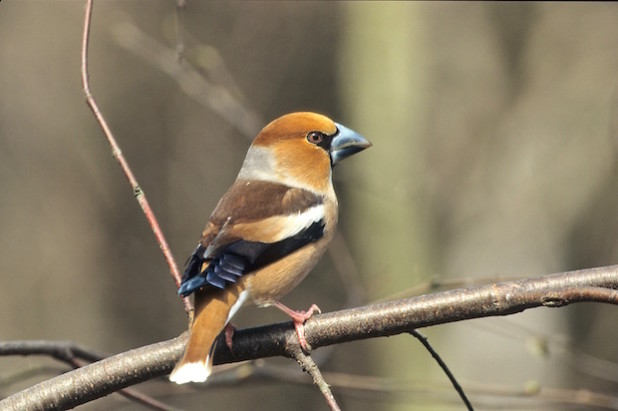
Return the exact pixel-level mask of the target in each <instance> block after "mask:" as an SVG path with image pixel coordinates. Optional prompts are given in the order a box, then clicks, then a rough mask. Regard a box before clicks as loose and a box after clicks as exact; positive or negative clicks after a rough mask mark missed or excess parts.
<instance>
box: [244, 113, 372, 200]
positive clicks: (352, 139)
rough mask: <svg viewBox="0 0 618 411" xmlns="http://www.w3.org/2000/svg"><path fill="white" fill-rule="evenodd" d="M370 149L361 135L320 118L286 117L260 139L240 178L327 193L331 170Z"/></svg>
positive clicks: (293, 115)
mask: <svg viewBox="0 0 618 411" xmlns="http://www.w3.org/2000/svg"><path fill="white" fill-rule="evenodd" d="M370 146H371V143H370V142H369V140H367V139H366V138H364V137H363V136H361V135H360V134H358V133H356V132H355V131H352V130H350V129H349V128H347V127H344V126H342V125H341V124H338V123H335V122H334V121H332V120H331V119H329V118H328V117H326V116H323V115H321V114H316V113H307V112H301V113H292V114H286V115H284V116H282V117H279V118H278V119H276V120H274V121H272V122H271V123H270V124H268V125H267V126H266V127H264V128H263V129H262V131H260V133H259V134H258V135H257V137H256V138H255V140H254V141H253V144H252V145H251V147H250V148H249V151H248V153H247V157H246V158H245V162H244V163H243V166H242V169H241V171H240V174H239V178H243V179H248V180H250V179H259V180H272V181H278V182H282V183H288V184H294V185H296V186H301V187H306V188H310V189H312V190H314V191H326V190H327V189H328V187H330V185H331V168H332V167H333V166H334V165H335V164H337V163H338V162H340V161H341V160H343V159H344V158H347V157H349V156H351V155H352V154H355V153H358V152H359V151H362V150H364V149H366V148H368V147H370Z"/></svg>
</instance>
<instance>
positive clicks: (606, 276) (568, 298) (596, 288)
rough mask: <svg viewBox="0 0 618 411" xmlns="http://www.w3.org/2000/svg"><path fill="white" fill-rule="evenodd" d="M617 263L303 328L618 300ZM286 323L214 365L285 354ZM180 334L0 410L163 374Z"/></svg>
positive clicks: (358, 328)
mask: <svg viewBox="0 0 618 411" xmlns="http://www.w3.org/2000/svg"><path fill="white" fill-rule="evenodd" d="M616 289H618V265H614V266H608V267H601V268H591V269H585V270H579V271H571V272H566V273H560V274H554V275H549V276H545V277H539V278H532V279H524V280H518V281H508V282H501V283H494V284H489V285H483V286H477V287H471V288H463V289H458V290H451V291H446V292H440V293H435V294H429V295H423V296H419V297H413V298H406V299H402V300H397V301H391V302H386V303H381V304H372V305H367V306H364V307H359V308H353V309H349V310H343V311H337V312H332V313H326V314H322V315H316V316H314V317H312V318H311V319H309V320H308V321H307V324H306V326H305V330H306V336H307V341H308V343H309V344H310V346H311V347H313V348H318V347H323V346H326V345H331V344H338V343H342V342H349V341H354V340H360V339H366V338H373V337H385V336H389V335H395V334H400V333H403V332H410V331H412V330H414V329H416V328H421V327H427V326H431V325H437V324H443V323H448V322H453V321H460V320H464V319H472V318H479V317H489V316H498V315H508V314H513V313H516V312H521V311H524V310H525V309H528V308H534V307H540V306H547V307H561V306H564V305H567V304H570V303H576V302H584V301H591V302H604V303H611V304H618V290H616ZM294 333H295V331H294V327H293V325H292V323H291V322H289V323H283V324H273V325H268V326H263V327H258V328H252V329H246V330H239V331H237V332H236V333H235V334H234V353H231V352H230V351H229V350H228V349H227V346H226V344H224V343H220V344H218V346H217V348H218V349H217V351H216V353H215V358H214V362H215V364H221V363H229V362H236V361H243V360H251V359H257V358H264V357H272V356H288V357H289V356H290V354H289V353H288V352H287V349H286V341H287V340H288V339H289V338H293V335H294ZM185 342H186V336H185V335H183V336H180V337H178V338H174V339H172V340H169V341H164V342H160V343H157V344H153V345H149V346H146V347H142V348H138V349H135V350H131V351H128V352H125V353H121V354H118V355H115V356H113V357H110V358H107V359H104V360H101V361H99V362H96V363H93V364H90V365H87V366H85V367H82V368H80V369H77V370H74V371H71V372H68V373H66V374H63V375H60V376H58V377H55V378H52V379H50V380H48V381H44V382H42V383H40V384H37V385H35V386H33V387H30V388H28V389H26V390H23V391H21V392H19V393H16V394H13V395H12V396H10V397H8V398H6V399H5V400H3V401H0V409H2V410H20V411H21V410H31V409H37V410H40V409H68V408H72V407H75V406H77V405H79V404H83V403H85V402H88V401H91V400H93V399H95V398H99V397H101V396H104V395H107V394H110V393H112V392H114V391H117V390H118V389H120V388H124V387H127V386H129V385H132V384H137V383H139V382H142V381H146V380H148V379H151V378H154V377H158V376H163V375H166V374H167V373H169V372H170V371H171V369H172V367H173V366H174V363H175V361H176V360H177V359H178V358H179V357H180V355H181V354H182V351H183V348H184V344H185Z"/></svg>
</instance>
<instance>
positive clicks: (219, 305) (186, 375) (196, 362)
mask: <svg viewBox="0 0 618 411" xmlns="http://www.w3.org/2000/svg"><path fill="white" fill-rule="evenodd" d="M234 285H235V284H234ZM229 288H230V289H227V288H226V289H225V290H219V289H208V290H205V291H204V290H202V291H197V292H196V295H195V305H196V307H195V317H194V319H193V324H192V325H191V331H190V336H189V342H188V343H187V348H186V350H185V353H184V355H183V357H182V359H181V360H180V361H178V363H177V364H176V367H174V370H173V371H172V373H171V374H170V377H169V378H170V381H172V382H175V383H177V384H184V383H187V382H204V381H206V379H207V378H208V376H209V375H210V373H211V371H212V354H213V353H214V349H215V345H216V343H215V342H216V338H217V336H218V335H219V333H221V331H222V330H223V329H224V328H225V325H226V324H227V322H228V321H229V318H228V317H231V316H230V312H231V311H235V310H236V309H237V307H236V305H237V304H236V303H237V302H239V294H240V292H239V290H238V289H237V287H234V286H232V287H229Z"/></svg>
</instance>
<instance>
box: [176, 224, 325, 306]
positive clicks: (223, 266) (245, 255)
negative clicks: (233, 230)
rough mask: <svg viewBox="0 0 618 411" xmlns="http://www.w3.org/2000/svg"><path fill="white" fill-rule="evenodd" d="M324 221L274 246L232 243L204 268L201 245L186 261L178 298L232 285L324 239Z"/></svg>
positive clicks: (205, 260) (256, 242)
mask: <svg viewBox="0 0 618 411" xmlns="http://www.w3.org/2000/svg"><path fill="white" fill-rule="evenodd" d="M324 225H325V223H324V221H323V220H320V221H317V222H314V223H313V224H311V225H310V226H309V227H307V228H306V229H305V230H303V231H301V232H299V233H298V234H296V235H294V236H292V237H289V238H286V239H285V240H281V241H278V242H276V243H262V242H259V241H243V240H239V241H235V242H233V243H230V244H228V245H226V246H224V247H222V249H221V250H220V251H219V255H217V256H214V257H212V259H211V260H210V262H209V264H208V268H207V269H206V270H204V271H201V267H202V265H203V264H204V262H207V261H208V259H207V258H205V256H204V254H205V252H206V248H205V247H204V246H202V245H201V244H200V245H199V246H198V247H197V248H196V249H195V251H194V252H193V255H191V257H190V258H189V261H188V262H187V266H186V269H185V272H184V274H183V276H182V282H181V284H180V288H179V289H178V294H179V295H182V296H183V297H186V296H187V295H189V294H191V293H193V292H194V291H196V290H199V289H200V288H203V287H206V286H213V287H217V288H221V289H223V288H225V285H226V283H234V282H236V281H237V280H238V278H240V277H241V276H242V275H244V274H248V273H250V272H252V271H255V270H257V269H260V268H262V267H264V266H267V265H268V264H271V263H273V262H275V261H277V260H279V259H281V258H283V257H285V256H286V255H288V254H290V253H292V252H294V251H296V250H298V249H299V248H301V247H303V246H305V245H307V244H310V243H312V242H314V241H317V240H319V239H320V238H322V236H323V235H324Z"/></svg>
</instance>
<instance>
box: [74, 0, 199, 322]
mask: <svg viewBox="0 0 618 411" xmlns="http://www.w3.org/2000/svg"><path fill="white" fill-rule="evenodd" d="M92 1H93V0H87V1H86V15H85V17H84V30H83V36H82V58H81V73H82V86H83V89H84V94H85V95H86V103H88V106H89V107H90V109H91V110H92V112H93V113H94V116H95V118H96V120H97V122H98V123H99V125H100V126H101V129H102V130H103V133H104V134H105V137H106V138H107V142H108V143H109V145H110V147H111V149H112V155H113V156H114V158H115V159H116V161H118V164H120V168H121V169H122V171H123V172H124V175H125V176H126V177H127V180H128V181H129V184H130V185H131V189H132V190H133V195H134V196H135V198H136V199H137V202H138V204H139V205H140V207H141V208H142V211H143V212H144V215H145V216H146V219H147V220H148V223H149V224H150V228H151V229H152V232H153V233H154V235H155V237H156V239H157V243H158V244H159V247H160V248H161V251H162V252H163V255H164V257H165V261H167V264H168V266H169V269H170V273H171V275H172V277H173V278H174V281H175V282H176V286H177V287H179V286H180V278H181V276H180V272H179V271H178V266H177V265H176V260H175V259H174V256H173V255H172V251H171V250H170V247H169V245H168V244H167V240H166V239H165V236H164V235H163V231H162V230H161V227H160V226H159V222H158V221H157V218H156V217H155V215H154V213H153V212H152V209H151V208H150V203H149V202H148V199H147V198H146V194H145V193H144V191H143V190H142V188H141V187H140V185H139V183H138V182H137V179H136V178H135V176H134V175H133V171H131V167H129V163H128V162H127V160H126V158H125V157H124V155H123V154H122V151H121V150H120V146H119V145H118V142H117V141H116V138H115V137H114V135H113V133H112V131H111V129H110V128H109V126H108V125H107V121H105V117H103V114H102V113H101V110H99V106H98V105H97V103H96V101H95V99H94V96H93V95H92V92H91V91H90V81H89V78H88V43H89V39H90V22H91V19H92ZM183 302H184V305H185V311H186V312H187V313H189V312H191V310H192V309H193V307H192V306H191V302H190V300H189V299H188V298H183Z"/></svg>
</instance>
